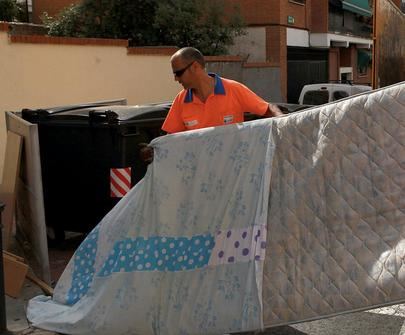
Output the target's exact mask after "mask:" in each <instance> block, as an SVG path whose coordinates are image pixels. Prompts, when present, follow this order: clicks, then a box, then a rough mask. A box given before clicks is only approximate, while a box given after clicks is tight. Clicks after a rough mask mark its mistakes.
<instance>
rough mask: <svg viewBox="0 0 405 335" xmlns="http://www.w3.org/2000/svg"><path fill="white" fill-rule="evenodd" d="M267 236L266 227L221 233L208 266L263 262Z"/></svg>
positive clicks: (218, 235) (230, 230) (216, 239)
mask: <svg viewBox="0 0 405 335" xmlns="http://www.w3.org/2000/svg"><path fill="white" fill-rule="evenodd" d="M266 236H267V228H266V226H265V225H260V226H259V225H257V226H253V227H248V228H237V229H229V230H223V231H219V232H218V233H217V235H216V237H215V247H214V249H213V251H212V253H211V258H210V261H209V263H208V265H212V266H215V265H223V264H232V263H240V262H249V261H263V260H264V257H265V251H266Z"/></svg>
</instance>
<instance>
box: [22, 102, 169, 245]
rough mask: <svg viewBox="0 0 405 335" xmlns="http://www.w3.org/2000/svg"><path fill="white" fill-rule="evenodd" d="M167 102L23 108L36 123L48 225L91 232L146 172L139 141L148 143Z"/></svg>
mask: <svg viewBox="0 0 405 335" xmlns="http://www.w3.org/2000/svg"><path fill="white" fill-rule="evenodd" d="M169 108H170V103H163V104H150V105H141V106H122V105H111V106H98V105H76V106H66V107H65V108H63V107H61V108H50V109H37V110H30V109H24V110H22V117H23V119H25V120H27V121H29V122H32V123H36V124H37V125H38V133H39V143H40V152H41V154H40V155H41V169H42V183H43V190H44V207H45V217H46V222H47V227H48V228H51V230H52V231H53V233H54V235H55V236H53V237H55V238H56V239H57V240H61V239H63V238H64V231H75V232H85V233H86V232H89V231H90V230H91V229H92V228H93V227H94V226H95V225H96V224H97V223H98V222H99V221H100V220H101V219H102V218H103V216H104V215H105V214H106V213H107V212H108V211H109V210H110V209H111V208H112V207H114V205H115V204H116V203H117V202H118V201H119V200H120V199H121V198H122V197H123V196H124V195H125V194H126V193H127V192H128V191H129V190H130V188H131V187H132V186H134V185H135V184H136V183H137V182H138V181H139V180H140V179H141V178H142V177H143V176H144V174H145V172H146V167H147V165H146V163H144V162H143V161H142V160H141V158H140V156H139V149H140V148H139V143H142V142H146V143H148V142H150V141H151V140H152V139H153V138H155V137H157V136H159V135H160V134H161V131H160V128H161V125H162V123H163V121H164V119H165V117H166V115H167V112H168V110H169Z"/></svg>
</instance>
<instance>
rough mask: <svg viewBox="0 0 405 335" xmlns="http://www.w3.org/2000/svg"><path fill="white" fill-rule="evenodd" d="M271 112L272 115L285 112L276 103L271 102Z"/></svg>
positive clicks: (280, 114) (279, 114)
mask: <svg viewBox="0 0 405 335" xmlns="http://www.w3.org/2000/svg"><path fill="white" fill-rule="evenodd" d="M269 112H270V113H269V114H270V116H282V115H284V113H283V112H282V111H281V110H280V108H278V106H277V105H275V104H269Z"/></svg>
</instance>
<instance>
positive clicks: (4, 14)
mask: <svg viewBox="0 0 405 335" xmlns="http://www.w3.org/2000/svg"><path fill="white" fill-rule="evenodd" d="M17 15H18V6H17V1H16V0H0V21H8V22H12V21H14V20H15V19H16V17H17Z"/></svg>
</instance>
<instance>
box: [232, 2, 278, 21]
mask: <svg viewBox="0 0 405 335" xmlns="http://www.w3.org/2000/svg"><path fill="white" fill-rule="evenodd" d="M228 1H229V3H230V4H236V5H238V6H239V7H240V11H241V14H242V16H243V18H244V20H245V23H246V24H247V25H249V26H254V25H268V24H278V23H280V2H282V1H279V0H228Z"/></svg>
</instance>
